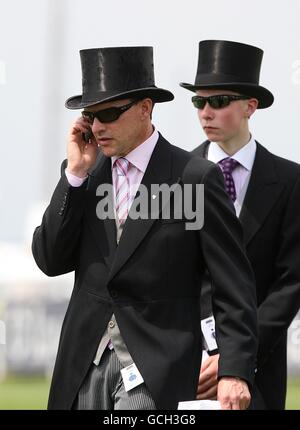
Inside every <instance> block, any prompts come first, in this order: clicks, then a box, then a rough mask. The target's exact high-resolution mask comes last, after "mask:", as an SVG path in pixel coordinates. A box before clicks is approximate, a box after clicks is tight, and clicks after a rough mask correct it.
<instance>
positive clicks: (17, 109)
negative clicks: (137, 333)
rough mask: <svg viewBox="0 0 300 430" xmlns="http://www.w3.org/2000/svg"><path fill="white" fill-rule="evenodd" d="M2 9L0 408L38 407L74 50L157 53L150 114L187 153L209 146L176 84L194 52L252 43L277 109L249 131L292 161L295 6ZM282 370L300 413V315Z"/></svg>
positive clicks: (39, 5) (299, 95) (66, 3)
mask: <svg viewBox="0 0 300 430" xmlns="http://www.w3.org/2000/svg"><path fill="white" fill-rule="evenodd" d="M0 8H1V9H0V118H1V136H2V138H1V169H0V175H1V178H0V205H1V222H0V409H45V408H46V404H47V396H48V390H49V383H50V377H51V373H52V369H53V365H54V359H55V355H56V350H57V344H58V338H59V333H60V327H61V324H62V320H63V316H64V312H65V310H66V307H67V303H68V299H69V297H70V294H71V289H72V282H73V274H69V275H66V276H61V277H58V278H47V277H46V276H45V275H43V274H42V273H41V272H40V271H39V269H38V268H37V267H36V265H35V263H34V261H33V258H32V255H31V250H30V246H31V238H32V233H33V230H34V228H35V226H37V225H39V224H40V221H41V216H42V213H43V211H44V209H45V208H46V206H47V204H48V202H49V199H50V197H51V194H52V192H53V190H54V187H55V185H56V183H57V181H58V179H59V174H60V164H61V161H62V160H63V159H64V158H65V146H66V135H67V131H68V128H69V125H70V123H71V121H72V120H74V119H75V118H76V115H77V114H78V113H76V112H75V113H74V112H72V111H68V110H67V109H65V108H64V102H65V100H66V99H67V98H68V97H69V96H72V95H75V94H80V93H81V70H80V60H79V53H78V51H79V50H80V49H85V48H96V47H108V46H136V45H151V46H153V47H154V64H155V72H156V84H157V85H158V86H161V87H163V88H167V89H169V90H171V91H172V92H173V93H174V94H175V101H174V102H171V103H164V104H162V105H161V106H156V108H155V111H154V121H153V122H154V124H155V125H156V127H157V128H158V129H159V130H160V131H161V132H162V133H163V134H164V136H165V137H166V138H167V139H168V140H170V141H171V142H172V143H173V144H175V145H177V146H180V147H182V148H184V149H186V150H191V149H193V148H194V147H196V146H197V145H199V144H200V143H201V142H202V141H203V140H204V139H205V136H204V134H203V133H202V131H201V130H200V126H199V124H198V120H197V116H196V110H195V109H193V108H192V104H191V101H190V96H191V93H189V92H188V91H186V90H184V89H182V88H180V87H179V86H178V83H179V82H181V81H185V82H193V81H194V78H195V73H196V67H197V55H198V42H199V41H200V40H203V39H226V40H233V41H239V42H244V43H250V44H252V45H256V46H258V47H260V48H262V49H263V50H264V51H265V54H264V59H263V65H262V71H261V79H260V83H261V84H262V85H264V86H266V87H267V88H269V89H270V90H271V91H272V92H273V94H274V95H275V103H274V105H273V106H272V107H271V108H269V109H267V110H262V111H258V112H257V113H256V114H255V115H254V117H255V120H254V122H253V124H251V131H252V133H253V135H254V137H255V138H256V139H257V140H258V141H260V142H261V143H263V144H264V145H265V146H266V147H267V148H268V149H269V150H270V151H272V152H274V153H276V154H277V155H280V156H283V157H285V158H288V159H290V160H293V161H296V162H300V115H299V114H300V25H299V24H300V0H292V1H291V2H284V1H283V0H276V1H273V2H262V1H261V0H252V1H251V2H241V1H240V0H226V1H224V0H211V1H210V2H207V1H202V0H187V1H186V2H182V1H179V0H178V1H177V0H163V1H161V0H152V1H151V2H149V1H143V0H127V1H125V2H123V1H120V0H110V1H109V2H107V1H103V0H84V1H82V0H26V2H24V1H22V0H10V2H7V1H5V2H4V0H0ZM295 216H299V214H295ZM288 364H289V385H288V400H287V408H289V409H293V408H294V409H300V315H298V316H297V317H296V318H295V320H294V321H293V323H292V325H291V327H290V330H289V347H288ZM274 389H276V387H274Z"/></svg>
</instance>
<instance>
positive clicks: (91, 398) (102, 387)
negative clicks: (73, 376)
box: [73, 348, 156, 410]
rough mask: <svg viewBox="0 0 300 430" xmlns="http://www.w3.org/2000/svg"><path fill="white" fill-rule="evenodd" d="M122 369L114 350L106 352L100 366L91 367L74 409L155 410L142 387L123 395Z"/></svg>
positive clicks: (139, 386)
mask: <svg viewBox="0 0 300 430" xmlns="http://www.w3.org/2000/svg"><path fill="white" fill-rule="evenodd" d="M121 368H122V366H121V364H120V362H119V360H118V357H117V355H116V353H115V351H114V350H109V349H108V348H106V350H105V351H104V353H103V355H102V357H101V360H100V363H99V365H98V366H96V365H95V364H94V363H92V365H91V367H90V369H89V371H88V374H87V376H86V377H85V379H84V381H83V384H82V386H81V387H80V390H79V392H78V395H77V399H76V401H75V404H74V406H73V409H79V410H85V409H92V410H153V409H156V406H155V403H154V401H153V399H152V397H151V394H150V392H149V390H148V389H147V387H146V385H145V383H143V384H141V385H138V386H137V387H135V388H133V389H132V390H130V391H128V392H126V391H125V388H124V384H123V380H122V376H121V372H120V370H121Z"/></svg>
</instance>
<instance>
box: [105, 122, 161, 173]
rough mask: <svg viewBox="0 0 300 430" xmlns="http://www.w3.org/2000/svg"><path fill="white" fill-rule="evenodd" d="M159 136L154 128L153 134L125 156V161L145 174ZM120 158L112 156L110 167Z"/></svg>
mask: <svg viewBox="0 0 300 430" xmlns="http://www.w3.org/2000/svg"><path fill="white" fill-rule="evenodd" d="M158 138H159V134H158V131H157V130H156V129H155V128H154V131H153V133H152V134H151V136H150V137H148V139H147V140H145V141H144V142H143V143H141V144H140V145H139V146H137V147H136V148H134V149H133V150H132V151H131V152H129V153H128V154H127V155H126V159H127V160H128V161H130V163H131V164H133V165H134V166H135V167H136V168H137V169H139V170H140V171H141V172H143V173H145V171H146V169H147V166H148V163H149V161H150V158H151V155H152V152H153V150H154V148H155V146H156V143H157V141H158ZM118 158H120V157H116V156H113V157H111V165H112V166H113V165H114V162H115V161H116V160H117V159H118Z"/></svg>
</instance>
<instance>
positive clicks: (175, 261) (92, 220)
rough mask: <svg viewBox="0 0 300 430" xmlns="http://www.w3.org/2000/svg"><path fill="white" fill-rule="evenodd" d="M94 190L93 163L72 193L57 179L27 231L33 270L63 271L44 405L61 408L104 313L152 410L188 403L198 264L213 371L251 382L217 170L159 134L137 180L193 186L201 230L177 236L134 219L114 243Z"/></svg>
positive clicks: (230, 217)
mask: <svg viewBox="0 0 300 430" xmlns="http://www.w3.org/2000/svg"><path fill="white" fill-rule="evenodd" d="M104 183H110V184H111V183H112V177H111V160H110V158H107V157H105V156H102V157H100V161H99V163H96V166H95V168H94V169H93V170H92V171H91V172H90V175H89V178H88V180H87V181H86V182H85V183H84V184H83V185H82V186H81V187H79V188H73V187H71V186H70V185H69V183H68V181H67V179H66V176H65V174H64V173H63V174H62V176H61V179H60V181H59V183H58V185H57V187H56V189H55V191H54V194H53V196H52V199H51V202H50V205H49V206H48V208H47V209H46V212H45V214H44V217H43V220H42V224H41V226H39V227H37V229H36V230H35V232H34V236H33V243H32V250H33V255H34V258H35V260H36V262H37V264H38V266H39V267H40V268H41V270H42V271H43V272H44V273H46V274H47V275H48V276H57V275H61V274H63V273H67V272H71V271H75V282H74V288H73V292H72V296H71V299H70V303H69V306H68V309H67V312H66V316H65V318H64V322H63V326H62V331H61V336H60V342H59V348H58V354H57V359H56V364H55V368H54V373H53V378H52V384H51V389H50V396H49V403H48V407H49V408H50V409H70V408H72V404H73V402H74V399H75V398H76V395H77V392H78V390H79V388H80V385H81V384H82V382H83V380H84V378H85V376H86V374H87V372H88V370H89V367H90V365H91V363H92V361H93V359H94V357H95V353H96V350H97V348H98V345H99V341H100V339H101V338H102V335H103V333H104V331H105V329H106V327H107V324H108V321H109V319H110V317H111V315H112V314H114V315H115V318H116V320H117V323H118V326H119V328H120V332H121V335H122V337H123V339H124V341H125V343H126V346H127V348H128V350H129V352H130V354H131V356H132V358H133V360H134V362H135V364H136V365H137V367H138V369H139V371H140V373H141V374H142V376H143V379H144V381H145V384H146V386H147V387H148V389H149V390H150V393H151V395H152V397H153V399H154V401H155V404H156V406H157V408H158V409H176V408H177V404H178V401H183V400H193V399H195V397H196V389H197V382H198V375H199V369H200V365H201V354H202V345H201V330H200V317H201V316H200V310H199V305H198V303H199V300H200V299H199V297H200V290H201V277H202V274H203V272H204V270H205V268H206V267H207V268H208V270H209V271H210V273H211V275H212V278H213V279H214V284H215V288H214V294H213V304H214V308H215V318H216V325H217V337H218V343H219V347H220V350H221V351H222V359H221V360H220V371H219V375H220V376H225V375H227V376H237V377H240V378H242V379H245V380H246V381H248V382H249V384H250V385H251V384H252V382H253V378H254V369H255V356H256V352H257V315H256V298H255V286H254V278H253V273H252V270H251V266H250V263H249V261H248V259H247V257H246V255H245V253H244V249H243V243H242V230H241V226H240V224H239V222H238V220H237V219H236V216H235V213H234V208H233V206H232V204H231V202H230V201H229V198H228V196H227V194H226V191H225V189H224V181H223V176H222V174H221V172H220V170H219V168H218V167H217V166H216V165H215V164H214V163H211V162H209V161H207V160H203V159H202V158H200V157H192V155H191V154H190V153H188V152H186V151H184V150H182V149H179V148H177V147H175V146H172V145H171V144H170V143H168V142H167V141H166V140H165V139H164V138H163V137H162V136H161V135H160V137H159V140H158V142H157V144H156V147H155V149H154V151H153V153H152V156H151V159H150V161H149V164H148V167H147V169H146V172H145V174H144V177H143V180H142V184H144V185H145V186H146V187H147V188H148V189H149V187H150V185H151V184H162V183H165V184H169V185H172V184H178V186H181V185H182V184H184V183H188V184H194V189H195V184H198V183H199V184H200V183H202V184H204V200H205V206H204V216H205V221H204V227H203V228H202V229H201V230H198V231H195V230H186V229H185V220H184V219H174V218H173V219H172V218H171V219H137V220H134V219H132V218H130V214H129V216H128V218H127V220H126V222H125V225H124V228H123V233H122V236H121V239H120V242H119V244H118V246H117V243H116V227H115V220H110V219H105V220H101V219H99V217H98V216H97V215H96V206H97V204H98V202H99V200H100V199H101V197H99V196H97V195H96V189H97V187H98V186H99V185H101V184H104ZM195 198H197V197H196V193H194V195H193V199H195ZM171 199H172V197H171ZM150 200H151V195H150ZM193 201H194V203H195V200H193ZM225 245H226V246H225Z"/></svg>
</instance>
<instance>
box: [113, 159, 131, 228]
mask: <svg viewBox="0 0 300 430" xmlns="http://www.w3.org/2000/svg"><path fill="white" fill-rule="evenodd" d="M130 166H131V163H130V162H129V161H128V160H127V159H126V158H123V157H120V158H118V159H117V160H116V161H115V164H114V168H115V169H116V176H115V178H116V183H115V196H116V213H117V217H118V220H119V222H120V224H124V222H125V221H126V218H127V215H128V212H129V180H128V177H127V173H128V170H129V168H130Z"/></svg>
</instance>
